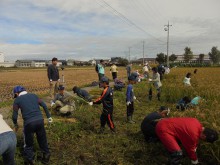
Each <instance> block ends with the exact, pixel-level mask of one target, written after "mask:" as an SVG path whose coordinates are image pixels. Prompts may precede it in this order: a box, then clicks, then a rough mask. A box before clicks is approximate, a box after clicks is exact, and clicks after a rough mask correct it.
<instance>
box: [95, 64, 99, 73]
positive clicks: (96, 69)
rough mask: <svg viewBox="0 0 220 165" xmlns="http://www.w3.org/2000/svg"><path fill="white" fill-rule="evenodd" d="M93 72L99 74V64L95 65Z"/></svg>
mask: <svg viewBox="0 0 220 165" xmlns="http://www.w3.org/2000/svg"><path fill="white" fill-rule="evenodd" d="M95 71H96V72H97V73H98V72H99V64H96V65H95Z"/></svg>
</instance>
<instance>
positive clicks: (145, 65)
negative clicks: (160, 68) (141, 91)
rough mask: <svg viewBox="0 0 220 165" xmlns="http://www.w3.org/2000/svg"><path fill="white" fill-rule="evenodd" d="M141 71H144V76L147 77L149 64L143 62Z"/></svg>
mask: <svg viewBox="0 0 220 165" xmlns="http://www.w3.org/2000/svg"><path fill="white" fill-rule="evenodd" d="M143 72H144V77H145V78H147V77H148V78H149V66H148V63H145V64H144V67H143Z"/></svg>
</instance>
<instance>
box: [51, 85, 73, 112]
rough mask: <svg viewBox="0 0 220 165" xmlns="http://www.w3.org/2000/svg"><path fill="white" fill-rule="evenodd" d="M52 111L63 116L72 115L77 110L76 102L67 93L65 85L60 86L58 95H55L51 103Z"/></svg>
mask: <svg viewBox="0 0 220 165" xmlns="http://www.w3.org/2000/svg"><path fill="white" fill-rule="evenodd" d="M51 107H52V110H54V111H57V112H58V113H60V114H61V115H67V116H69V115H71V114H72V112H73V111H74V110H75V102H74V101H73V99H72V96H71V95H70V94H69V93H68V92H66V91H65V87H64V86H63V85H59V87H58V93H57V94H56V95H55V98H54V100H53V101H52V103H51Z"/></svg>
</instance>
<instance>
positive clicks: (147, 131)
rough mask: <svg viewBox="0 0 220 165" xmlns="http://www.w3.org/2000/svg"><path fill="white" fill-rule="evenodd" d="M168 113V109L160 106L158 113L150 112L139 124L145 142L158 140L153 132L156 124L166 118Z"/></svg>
mask: <svg viewBox="0 0 220 165" xmlns="http://www.w3.org/2000/svg"><path fill="white" fill-rule="evenodd" d="M169 113H170V109H169V108H167V107H165V106H161V107H160V108H159V110H158V111H155V112H152V113H150V114H149V115H147V116H146V117H145V118H144V120H143V121H142V123H141V131H142V133H143V134H144V137H145V140H146V141H147V142H157V141H158V140H159V139H158V137H157V135H156V132H155V127H156V125H157V122H158V121H159V120H161V119H163V118H165V117H167V116H168V115H169Z"/></svg>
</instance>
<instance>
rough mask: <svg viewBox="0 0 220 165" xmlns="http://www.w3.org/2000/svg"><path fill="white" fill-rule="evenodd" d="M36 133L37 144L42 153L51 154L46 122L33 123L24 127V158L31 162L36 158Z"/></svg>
mask: <svg viewBox="0 0 220 165" xmlns="http://www.w3.org/2000/svg"><path fill="white" fill-rule="evenodd" d="M34 133H36V136H37V142H38V144H39V147H40V149H41V150H42V152H43V153H50V152H49V148H48V144H47V137H46V132H45V128H44V121H43V120H37V121H33V122H31V123H29V124H27V125H26V126H25V127H24V141H25V145H24V157H25V159H27V160H29V161H32V160H33V158H34V151H33V145H34Z"/></svg>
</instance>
